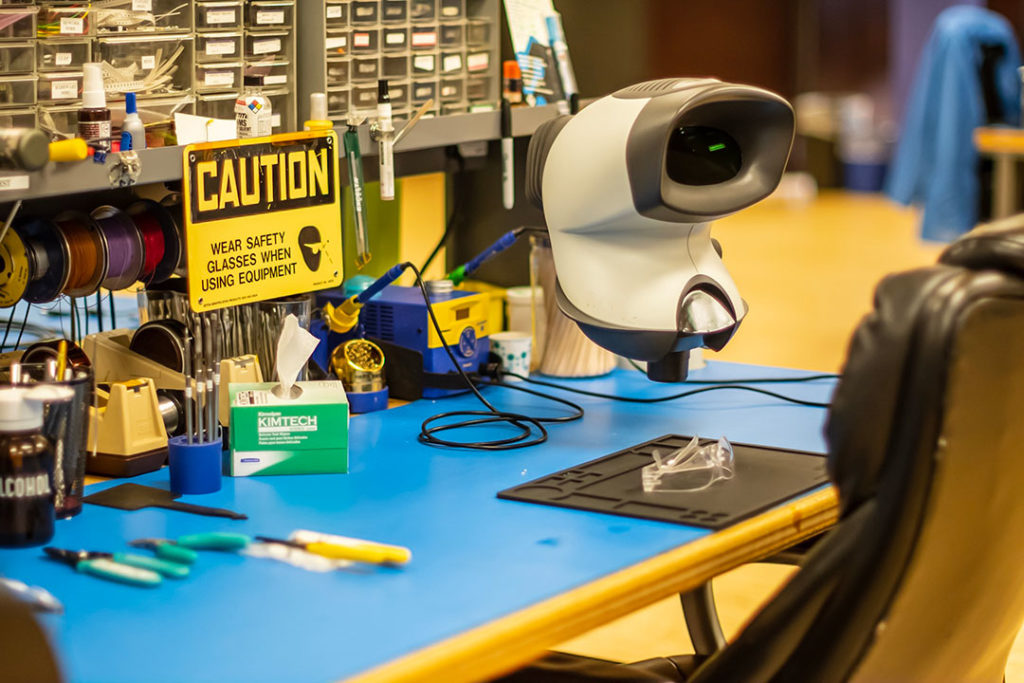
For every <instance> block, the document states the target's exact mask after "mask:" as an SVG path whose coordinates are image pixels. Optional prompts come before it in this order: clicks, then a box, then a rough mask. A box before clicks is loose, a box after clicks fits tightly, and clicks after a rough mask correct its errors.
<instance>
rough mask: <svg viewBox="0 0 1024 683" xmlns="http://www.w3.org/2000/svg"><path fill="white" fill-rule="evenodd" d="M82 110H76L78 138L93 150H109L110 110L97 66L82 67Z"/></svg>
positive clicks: (91, 64)
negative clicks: (82, 139)
mask: <svg viewBox="0 0 1024 683" xmlns="http://www.w3.org/2000/svg"><path fill="white" fill-rule="evenodd" d="M82 72H83V74H84V79H83V83H82V108H81V109H79V110H78V137H80V138H84V139H85V140H86V142H88V143H89V144H90V145H91V146H92V147H93V148H95V149H98V150H103V151H109V150H110V110H109V109H107V93H106V91H105V90H104V89H103V71H102V69H101V67H100V65H99V64H96V63H95V62H90V63H87V64H83V65H82Z"/></svg>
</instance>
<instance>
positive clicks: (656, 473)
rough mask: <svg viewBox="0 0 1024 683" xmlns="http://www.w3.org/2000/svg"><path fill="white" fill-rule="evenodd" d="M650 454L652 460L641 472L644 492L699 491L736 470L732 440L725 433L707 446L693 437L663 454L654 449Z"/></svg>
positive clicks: (732, 474) (727, 476) (733, 473)
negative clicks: (683, 444) (677, 447)
mask: <svg viewBox="0 0 1024 683" xmlns="http://www.w3.org/2000/svg"><path fill="white" fill-rule="evenodd" d="M651 455H652V457H653V458H654V462H653V463H651V464H650V465H647V466H645V467H644V468H643V470H641V473H640V476H641V482H642V483H643V487H644V492H645V493H654V492H656V491H660V492H669V491H677V492H678V491H701V490H703V489H706V488H708V487H709V486H711V485H712V484H714V483H715V482H717V481H721V480H723V479H732V478H733V476H734V475H735V473H736V470H735V464H734V456H733V451H732V444H731V443H729V441H728V440H727V439H726V438H725V437H724V436H723V437H722V438H721V439H719V440H718V441H717V442H716V443H710V444H708V445H707V446H701V445H700V440H699V439H698V438H697V437H693V440H692V441H691V442H690V443H688V444H687V445H686V446H683V447H682V448H680V449H677V450H675V451H671V452H669V453H666V454H665V455H662V454H661V453H659V452H658V451H657V450H655V451H654V452H653V453H651Z"/></svg>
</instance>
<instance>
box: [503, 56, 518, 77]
mask: <svg viewBox="0 0 1024 683" xmlns="http://www.w3.org/2000/svg"><path fill="white" fill-rule="evenodd" d="M501 68H502V75H503V76H504V77H505V80H509V81H511V80H522V78H523V71H522V69H520V68H519V62H517V61H516V60H514V59H509V60H506V61H505V62H504V63H503V64H502V67H501Z"/></svg>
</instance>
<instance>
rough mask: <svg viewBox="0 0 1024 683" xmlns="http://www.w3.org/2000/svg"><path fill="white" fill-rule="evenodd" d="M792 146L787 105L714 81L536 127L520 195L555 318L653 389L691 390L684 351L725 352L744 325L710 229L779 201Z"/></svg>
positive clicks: (671, 86) (633, 91)
mask: <svg viewBox="0 0 1024 683" xmlns="http://www.w3.org/2000/svg"><path fill="white" fill-rule="evenodd" d="M792 140H793V112H792V109H791V108H790V106H789V104H788V103H787V102H786V101H785V100H784V99H782V98H781V97H779V96H778V95H775V94H773V93H770V92H767V91H765V90H760V89H758V88H753V87H749V86H741V85H731V84H726V83H722V82H720V81H717V80H714V79H667V80H662V81H650V82H647V83H641V84H638V85H634V86H631V87H629V88H626V89H624V90H620V91H619V92H616V93H614V94H612V95H610V96H608V97H605V98H603V99H600V100H598V101H596V102H594V103H593V104H591V105H589V106H587V107H586V108H584V109H583V110H582V111H581V112H580V113H579V114H576V115H575V116H571V117H570V116H564V117H560V118H558V119H555V120H553V121H549V122H548V123H546V124H545V125H544V126H542V127H541V128H539V129H538V130H537V132H536V133H535V134H534V137H533V139H532V140H531V143H530V150H529V155H528V159H527V181H526V185H527V194H528V196H530V198H531V199H532V200H533V201H534V202H535V203H537V204H538V205H539V206H541V207H542V208H543V211H544V217H545V220H546V222H547V227H548V231H549V235H550V240H551V247H552V254H553V256H554V261H555V271H556V273H557V275H558V283H559V291H558V292H557V296H558V304H559V306H560V308H561V309H562V311H563V312H565V313H566V314H567V315H568V316H569V317H570V318H572V319H573V320H575V321H576V322H577V324H579V326H580V328H581V329H582V330H583V332H584V333H585V334H586V335H587V336H588V337H590V338H591V339H592V340H593V341H594V342H596V343H597V344H599V345H601V346H603V347H605V348H607V349H609V350H611V351H613V352H615V353H618V354H621V355H623V356H626V357H628V358H633V359H636V360H644V361H648V363H649V366H648V374H649V375H650V377H651V378H652V379H656V380H661V381H681V380H682V379H685V376H686V374H685V373H686V365H687V360H688V354H689V351H690V350H691V349H694V348H697V347H702V346H703V347H707V348H711V349H715V350H718V349H721V348H722V347H723V346H724V345H725V343H726V342H728V340H729V339H730V338H731V337H732V335H733V333H734V332H735V331H736V328H737V326H738V325H739V323H740V321H741V320H742V319H743V317H744V316H745V315H746V312H747V305H746V302H744V300H743V299H742V298H741V297H740V293H739V291H738V290H737V289H736V285H735V284H734V283H733V280H732V278H731V277H730V275H729V272H728V270H726V268H725V265H724V264H723V263H722V260H721V257H720V254H719V252H718V250H717V244H716V243H715V242H714V241H713V240H712V239H711V229H710V223H711V221H712V220H714V219H716V218H720V217H722V216H725V215H728V214H730V213H733V212H735V211H738V210H740V209H743V208H746V207H747V206H750V205H751V204H754V203H755V202H757V201H759V200H761V199H763V198H764V197H766V196H767V195H768V194H770V193H771V192H772V191H773V190H774V189H775V187H776V186H777V185H778V182H779V180H780V178H781V176H782V172H783V169H784V168H785V165H786V161H787V159H788V157H789V150H790V147H791V145H792Z"/></svg>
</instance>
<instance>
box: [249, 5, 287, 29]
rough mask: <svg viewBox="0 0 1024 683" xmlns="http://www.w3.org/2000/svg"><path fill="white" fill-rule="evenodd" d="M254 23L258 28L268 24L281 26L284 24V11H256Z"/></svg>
mask: <svg viewBox="0 0 1024 683" xmlns="http://www.w3.org/2000/svg"><path fill="white" fill-rule="evenodd" d="M256 23H257V24H259V25H260V26H266V25H268V24H283V23H284V11H283V10H265V9H261V10H257V11H256Z"/></svg>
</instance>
